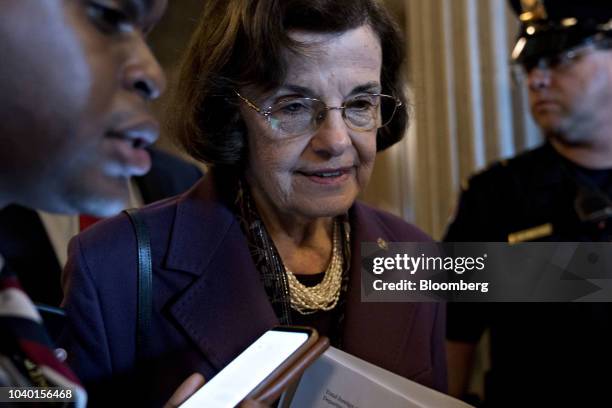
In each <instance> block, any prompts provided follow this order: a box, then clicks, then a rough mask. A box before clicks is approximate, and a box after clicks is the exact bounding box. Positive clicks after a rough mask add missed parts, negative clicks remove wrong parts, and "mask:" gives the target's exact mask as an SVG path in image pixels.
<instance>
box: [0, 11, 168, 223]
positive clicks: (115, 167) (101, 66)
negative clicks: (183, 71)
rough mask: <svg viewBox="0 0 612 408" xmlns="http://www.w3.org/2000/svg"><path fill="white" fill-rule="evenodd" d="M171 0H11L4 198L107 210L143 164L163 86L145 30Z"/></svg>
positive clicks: (0, 34)
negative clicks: (152, 104)
mask: <svg viewBox="0 0 612 408" xmlns="http://www.w3.org/2000/svg"><path fill="white" fill-rule="evenodd" d="M165 7H166V0H44V1H41V0H5V1H3V2H2V7H1V8H0V50H2V54H3V55H2V63H1V64H0V204H2V202H3V200H4V201H8V202H17V203H19V204H23V205H27V206H30V207H35V208H39V209H43V210H47V211H53V212H62V213H76V212H80V213H89V214H93V215H101V216H102V215H108V214H112V213H114V212H116V211H118V210H120V209H121V208H122V207H123V205H124V203H125V202H126V200H127V196H128V189H127V180H128V178H129V177H130V176H133V175H141V174H144V173H146V172H147V171H148V170H149V168H150V165H151V163H150V157H149V155H148V153H147V152H146V151H145V150H144V149H143V148H144V147H146V146H147V145H149V144H151V143H152V142H153V141H155V139H156V138H157V135H158V124H157V122H156V121H155V119H154V118H153V117H152V116H151V114H150V113H149V110H148V108H147V102H148V101H149V100H150V99H153V98H156V97H157V96H158V95H159V94H160V93H161V92H162V91H163V89H164V87H165V78H164V75H163V73H162V70H161V68H160V66H159V65H158V63H157V61H156V60H155V58H154V57H153V55H152V54H151V52H150V50H149V48H148V47H147V44H146V43H145V40H144V35H145V34H146V33H147V32H148V30H150V29H151V27H152V26H153V25H154V24H155V23H156V22H157V20H158V19H159V18H160V17H161V15H162V14H163V11H164V9H165Z"/></svg>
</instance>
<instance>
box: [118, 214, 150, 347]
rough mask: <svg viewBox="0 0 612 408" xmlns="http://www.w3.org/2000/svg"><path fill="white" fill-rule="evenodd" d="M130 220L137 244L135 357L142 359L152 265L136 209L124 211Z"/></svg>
mask: <svg viewBox="0 0 612 408" xmlns="http://www.w3.org/2000/svg"><path fill="white" fill-rule="evenodd" d="M124 212H125V213H126V214H127V216H128V217H129V218H130V221H131V222H132V225H133V226H134V231H135V232H136V242H137V244H138V305H137V309H136V313H137V316H136V317H137V322H136V324H137V326H136V356H137V357H144V356H145V355H146V351H147V350H148V343H149V333H150V331H151V314H152V311H153V265H152V260H151V239H150V237H149V229H148V228H147V225H146V224H145V222H144V220H143V218H142V215H141V214H140V212H139V211H138V210H137V209H134V208H132V209H129V210H125V211H124Z"/></svg>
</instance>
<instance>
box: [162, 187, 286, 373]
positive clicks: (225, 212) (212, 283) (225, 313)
mask: <svg viewBox="0 0 612 408" xmlns="http://www.w3.org/2000/svg"><path fill="white" fill-rule="evenodd" d="M211 183H212V181H211V180H210V177H206V178H205V180H204V181H203V182H201V183H198V185H196V187H195V188H194V189H193V190H191V191H190V192H188V193H187V195H186V196H185V199H184V200H181V202H180V203H179V204H178V206H177V213H176V218H175V224H174V227H173V231H172V238H171V242H170V249H169V252H168V257H167V260H166V267H167V268H168V269H179V270H182V271H185V272H189V273H191V274H193V275H195V276H196V277H195V280H194V281H193V282H192V284H191V285H190V286H189V287H188V289H187V290H186V291H185V292H184V293H182V294H181V296H180V297H179V298H178V299H176V300H175V301H174V302H173V304H172V305H171V307H170V313H171V315H172V316H173V317H174V319H175V320H176V322H177V323H178V325H179V326H181V327H182V329H183V330H184V332H185V333H186V334H187V335H188V337H189V338H190V339H191V340H192V341H193V342H194V343H195V344H196V345H197V347H198V348H199V349H200V350H201V351H202V352H203V353H204V355H205V356H206V358H207V359H208V360H209V361H210V363H211V364H212V365H213V366H214V367H215V368H216V369H217V370H219V369H221V368H223V367H224V366H225V365H227V364H228V363H229V362H230V361H231V360H232V359H233V358H234V357H236V356H237V355H238V354H239V353H240V352H241V351H243V350H244V349H245V348H246V347H247V346H248V345H249V344H251V343H252V342H253V341H254V340H255V339H257V338H258V337H259V336H260V335H261V334H263V333H264V332H265V331H266V330H267V329H269V328H271V327H273V326H275V325H278V320H277V318H276V316H275V314H274V311H273V309H272V307H271V306H270V303H269V302H268V298H267V296H266V293H265V290H264V288H263V285H262V284H261V281H260V277H259V272H258V271H257V270H256V268H255V265H254V263H253V262H252V260H251V255H250V253H249V250H248V246H247V242H246V238H245V237H244V235H243V233H242V230H241V229H240V224H239V222H238V221H237V219H236V218H235V217H234V215H233V214H232V213H231V211H230V210H229V209H228V208H227V207H226V206H224V205H223V204H222V202H221V200H220V199H219V198H218V197H217V196H216V193H215V192H214V188H212V185H211ZM196 220H198V222H194V221H196ZM202 226H203V227H202Z"/></svg>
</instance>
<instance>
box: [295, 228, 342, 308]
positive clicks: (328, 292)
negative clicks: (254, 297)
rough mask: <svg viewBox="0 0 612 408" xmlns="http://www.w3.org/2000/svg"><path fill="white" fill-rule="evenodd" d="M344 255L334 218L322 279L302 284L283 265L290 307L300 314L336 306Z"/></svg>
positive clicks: (338, 229)
mask: <svg viewBox="0 0 612 408" xmlns="http://www.w3.org/2000/svg"><path fill="white" fill-rule="evenodd" d="M343 265H344V256H343V253H342V239H341V237H340V224H339V223H338V221H336V220H334V226H333V234H332V256H331V261H330V263H329V265H328V266H327V270H326V271H325V276H324V277H323V280H322V281H321V282H320V283H319V284H318V285H315V286H311V287H308V286H304V285H303V284H302V283H300V281H298V280H297V278H296V277H295V275H294V274H293V272H291V271H290V270H289V269H287V267H285V273H286V275H287V282H288V283H289V294H290V298H291V308H292V309H293V310H295V311H297V312H299V313H300V314H303V315H308V314H313V313H315V312H318V311H319V310H324V311H328V310H331V309H333V308H334V307H336V304H337V303H338V300H339V299H340V287H341V286H342V269H343V268H342V267H343Z"/></svg>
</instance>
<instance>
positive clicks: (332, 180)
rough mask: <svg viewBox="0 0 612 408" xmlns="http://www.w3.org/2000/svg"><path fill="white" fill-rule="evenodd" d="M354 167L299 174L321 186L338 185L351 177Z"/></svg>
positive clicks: (300, 172)
mask: <svg viewBox="0 0 612 408" xmlns="http://www.w3.org/2000/svg"><path fill="white" fill-rule="evenodd" d="M352 170H353V167H344V168H339V169H322V170H314V171H299V172H298V173H299V174H300V175H302V176H304V177H306V179H308V180H309V181H311V182H313V183H316V184H321V185H338V184H342V183H344V182H345V181H346V180H348V178H349V177H350V174H351V172H352Z"/></svg>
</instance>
